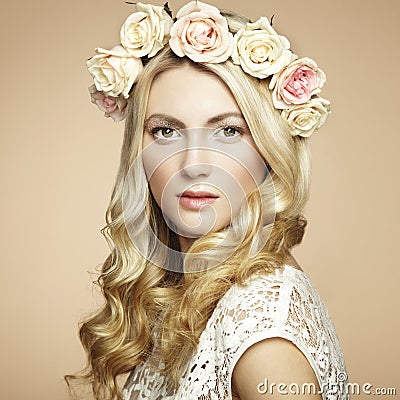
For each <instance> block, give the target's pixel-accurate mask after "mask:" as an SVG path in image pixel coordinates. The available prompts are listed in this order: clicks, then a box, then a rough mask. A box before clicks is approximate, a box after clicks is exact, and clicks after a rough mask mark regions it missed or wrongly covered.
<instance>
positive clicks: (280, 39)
mask: <svg viewBox="0 0 400 400" xmlns="http://www.w3.org/2000/svg"><path fill="white" fill-rule="evenodd" d="M234 40H235V46H234V50H233V54H232V59H233V62H234V63H235V64H240V65H241V66H242V68H243V70H244V71H246V72H247V73H248V74H250V75H253V76H255V77H257V78H261V79H263V78H266V77H268V76H270V75H273V74H276V73H278V72H279V71H281V70H282V68H284V67H285V66H286V65H288V64H289V63H290V61H291V60H292V52H291V51H290V50H289V48H290V43H289V41H288V40H287V39H286V37H285V36H281V35H278V34H277V33H276V31H275V30H274V29H273V28H272V26H271V24H270V23H269V21H268V19H267V18H266V17H261V18H260V19H259V20H258V21H256V22H254V23H248V24H247V25H246V27H245V28H243V29H240V30H239V31H238V32H237V33H236V34H235V36H234Z"/></svg>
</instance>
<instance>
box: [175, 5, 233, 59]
mask: <svg viewBox="0 0 400 400" xmlns="http://www.w3.org/2000/svg"><path fill="white" fill-rule="evenodd" d="M176 18H177V20H176V21H175V22H174V24H173V25H172V28H171V32H170V36H171V37H170V39H169V45H170V47H171V49H172V51H173V52H174V53H175V54H176V55H178V56H179V57H183V56H185V55H186V56H187V57H189V58H190V59H191V60H193V61H195V62H211V63H220V62H223V61H226V60H227V59H228V58H229V57H230V56H231V54H232V51H233V35H232V34H231V33H230V32H229V27H228V21H227V20H226V18H225V17H223V16H222V15H221V13H220V12H219V10H218V8H216V7H214V6H211V5H209V4H205V3H202V2H200V1H192V2H190V3H188V4H186V5H185V6H183V7H182V8H181V9H180V10H179V11H178V12H177V14H176Z"/></svg>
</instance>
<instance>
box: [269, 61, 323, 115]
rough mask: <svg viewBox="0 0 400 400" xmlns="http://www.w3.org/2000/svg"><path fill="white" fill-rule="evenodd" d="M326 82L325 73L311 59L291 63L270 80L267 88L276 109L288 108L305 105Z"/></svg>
mask: <svg viewBox="0 0 400 400" xmlns="http://www.w3.org/2000/svg"><path fill="white" fill-rule="evenodd" d="M325 81H326V75H325V73H324V72H323V71H322V70H321V69H319V68H318V66H317V64H316V63H315V61H314V60H312V59H311V58H307V57H304V58H300V59H297V60H294V61H292V62H291V63H290V64H289V65H288V66H286V67H285V68H284V69H283V70H282V71H281V72H280V73H279V74H276V75H274V76H273V77H272V78H271V81H270V84H269V88H270V89H271V90H272V89H273V92H272V100H273V102H274V105H275V107H276V108H278V109H284V108H290V107H291V106H292V105H293V104H301V103H305V102H307V101H308V100H310V99H311V97H312V96H313V95H315V94H318V93H320V92H321V88H322V86H323V85H324V83H325Z"/></svg>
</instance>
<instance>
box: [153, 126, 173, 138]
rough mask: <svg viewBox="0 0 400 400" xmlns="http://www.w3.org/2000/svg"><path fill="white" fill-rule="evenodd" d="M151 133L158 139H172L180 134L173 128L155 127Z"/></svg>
mask: <svg viewBox="0 0 400 400" xmlns="http://www.w3.org/2000/svg"><path fill="white" fill-rule="evenodd" d="M150 133H151V134H152V135H153V136H155V137H156V138H157V139H170V138H175V137H177V136H179V133H178V132H177V131H176V130H175V129H172V128H154V129H152V130H151V132H150Z"/></svg>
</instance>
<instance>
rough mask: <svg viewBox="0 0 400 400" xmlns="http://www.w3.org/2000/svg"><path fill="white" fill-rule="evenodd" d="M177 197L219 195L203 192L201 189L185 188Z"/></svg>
mask: <svg viewBox="0 0 400 400" xmlns="http://www.w3.org/2000/svg"><path fill="white" fill-rule="evenodd" d="M178 196H179V197H181V196H184V197H219V196H218V195H216V194H214V193H210V192H205V191H203V190H199V191H194V190H185V191H184V192H182V193H180V194H179V195H178Z"/></svg>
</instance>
